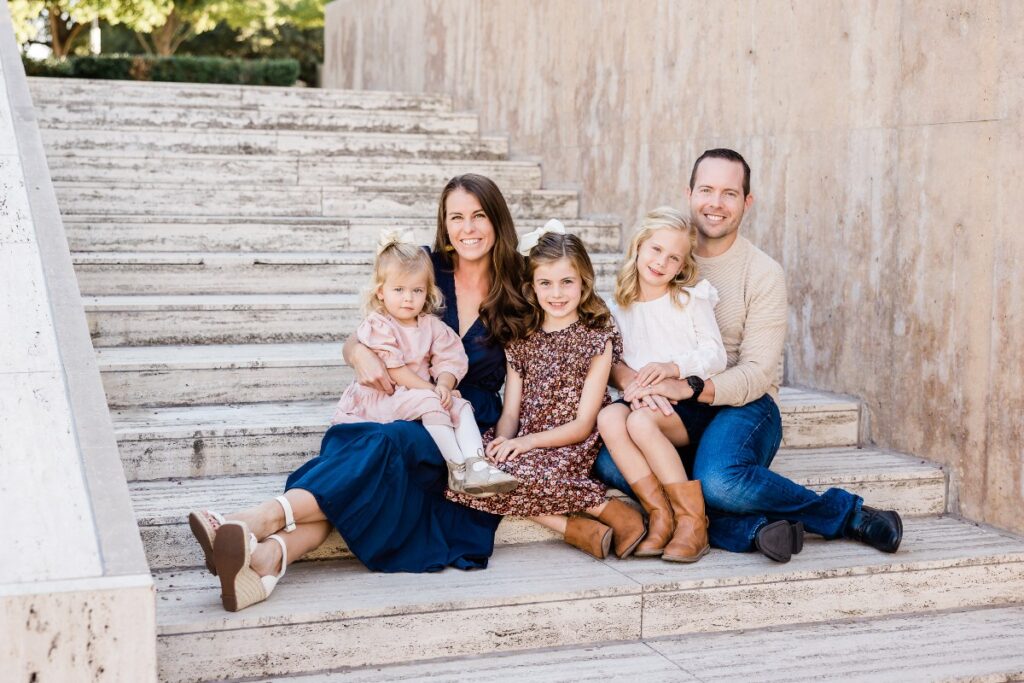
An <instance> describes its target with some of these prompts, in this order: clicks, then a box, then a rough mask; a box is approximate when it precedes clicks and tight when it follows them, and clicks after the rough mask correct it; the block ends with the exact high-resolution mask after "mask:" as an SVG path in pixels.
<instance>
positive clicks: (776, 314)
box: [700, 262, 786, 406]
mask: <svg viewBox="0 0 1024 683" xmlns="http://www.w3.org/2000/svg"><path fill="white" fill-rule="evenodd" d="M785 342H786V278H785V275H784V273H783V272H782V267H781V266H779V265H778V264H777V263H775V262H772V263H771V269H770V270H769V271H768V272H766V273H764V274H763V275H760V276H757V291H756V292H755V293H754V294H753V296H751V298H750V303H749V304H748V306H747V316H746V321H745V323H744V325H743V339H742V340H741V341H740V357H739V359H738V360H737V361H736V364H735V365H734V366H732V367H731V368H729V369H727V370H725V371H724V372H721V373H719V374H717V375H715V376H714V377H712V378H711V379H710V380H709V381H707V382H705V383H704V391H703V392H701V395H700V402H701V403H712V404H714V405H716V406H742V405H746V404H747V403H750V402H751V401H756V400H757V399H759V398H761V397H762V396H764V395H765V394H766V393H767V392H768V389H770V388H771V386H772V385H773V384H774V381H775V379H776V372H777V369H778V366H779V359H780V358H782V349H783V346H784V344H785Z"/></svg>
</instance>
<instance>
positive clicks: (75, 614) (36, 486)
mask: <svg viewBox="0 0 1024 683" xmlns="http://www.w3.org/2000/svg"><path fill="white" fill-rule="evenodd" d="M33 117H34V112H33V108H32V102H31V98H30V96H29V92H28V83H27V81H26V79H25V74H24V69H23V67H22V64H21V59H20V57H19V54H18V47H17V44H16V43H15V39H14V32H13V28H12V26H11V20H10V15H9V12H8V9H7V7H6V5H5V6H3V7H0V520H3V522H2V524H3V529H4V531H3V533H2V534H0V538H2V539H3V541H2V546H3V550H2V552H0V634H2V637H0V679H2V680H5V681H6V680H12V681H13V680H20V681H36V680H38V681H51V680H52V681H86V680H89V681H149V680H155V678H156V620H155V605H154V597H153V581H152V578H151V576H150V574H149V567H148V565H147V564H146V558H145V555H144V553H143V549H142V542H141V540H140V538H139V532H138V529H137V527H136V526H135V516H134V514H133V512H132V507H131V502H130V500H129V498H128V488H127V484H126V482H125V477H124V471H123V469H122V467H121V461H120V459H119V457H118V453H117V443H116V441H115V439H114V433H113V428H112V426H111V422H110V414H109V412H108V410H107V403H106V399H105V398H104V395H103V387H102V385H101V383H100V375H99V371H98V369H97V367H96V361H95V357H94V355H93V350H92V343H91V342H90V339H89V331H88V327H87V326H86V321H85V313H84V309H83V305H82V301H81V297H80V296H79V292H78V285H77V283H76V281H75V274H74V270H73V268H72V264H71V255H70V252H69V251H68V245H67V240H66V238H65V237H64V227H63V224H62V223H61V219H60V213H59V211H58V208H57V199H56V196H55V195H54V192H53V186H52V183H51V182H50V176H49V172H48V170H47V166H46V157H45V154H44V152H43V147H42V143H41V141H40V139H39V131H38V130H37V128H36V126H35V122H34V118H33Z"/></svg>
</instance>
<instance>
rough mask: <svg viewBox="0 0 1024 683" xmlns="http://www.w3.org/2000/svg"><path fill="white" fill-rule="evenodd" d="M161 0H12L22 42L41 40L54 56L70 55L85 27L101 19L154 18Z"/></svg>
mask: <svg viewBox="0 0 1024 683" xmlns="http://www.w3.org/2000/svg"><path fill="white" fill-rule="evenodd" d="M158 2H159V0H142V1H141V2H140V1H139V0H9V2H8V3H7V4H8V7H9V9H10V11H11V18H12V19H13V21H14V32H15V35H16V37H17V39H18V42H19V43H20V44H26V43H41V44H44V45H47V46H49V47H50V49H51V50H53V56H54V57H58V58H60V57H67V56H68V55H69V54H71V52H72V50H74V48H75V47H76V43H77V42H78V41H79V39H80V37H81V36H82V34H83V32H84V31H85V29H86V27H87V26H88V25H89V24H90V23H91V22H92V21H93V20H94V19H101V20H103V21H106V22H108V23H111V24H117V23H121V22H126V23H135V24H139V23H144V22H145V21H146V19H147V17H148V18H149V19H153V18H155V17H156V16H157V15H156V13H155V11H154V10H155V9H156V5H157V4H158Z"/></svg>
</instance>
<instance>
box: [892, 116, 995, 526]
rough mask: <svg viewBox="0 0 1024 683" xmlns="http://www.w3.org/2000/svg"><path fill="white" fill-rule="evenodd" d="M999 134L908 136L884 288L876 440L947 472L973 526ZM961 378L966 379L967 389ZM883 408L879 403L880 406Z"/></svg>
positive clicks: (985, 127)
mask: <svg viewBox="0 0 1024 683" xmlns="http://www.w3.org/2000/svg"><path fill="white" fill-rule="evenodd" d="M999 131H1000V126H999V124H996V123H965V124H954V125H945V126H927V127H922V128H912V129H904V130H903V131H901V133H900V163H899V166H898V177H899V178H900V180H899V184H898V202H899V222H898V225H899V233H898V238H897V242H896V249H895V252H896V255H897V265H896V272H898V273H899V277H898V279H897V280H896V284H895V287H893V288H892V289H891V295H892V297H893V300H894V310H893V326H892V334H893V341H892V359H893V364H892V376H893V377H896V378H898V381H896V382H894V383H893V384H892V385H891V389H892V394H891V396H892V398H891V399H890V400H891V401H892V403H891V404H890V406H900V407H901V410H898V411H897V410H891V409H890V410H888V411H886V410H882V411H879V414H877V415H874V416H873V417H874V425H875V428H876V429H877V432H876V437H877V438H879V439H880V440H885V441H888V442H890V443H893V444H894V445H895V446H896V447H897V448H900V449H901V450H908V451H913V452H916V453H919V454H921V455H922V456H925V457H929V458H931V459H934V460H938V461H940V462H944V463H947V464H949V465H951V468H950V472H951V481H952V487H953V489H954V491H959V494H960V497H961V507H960V510H961V511H962V513H963V514H965V515H967V516H970V517H973V518H975V519H978V518H981V514H982V507H981V501H982V498H983V495H982V494H983V481H984V478H985V474H984V467H982V466H980V463H979V462H978V461H977V460H976V458H977V457H978V456H979V455H980V454H982V453H984V452H985V450H986V412H987V410H988V406H989V403H990V400H991V399H990V390H989V386H988V381H987V380H984V379H981V378H987V377H988V376H989V372H990V368H991V367H992V365H991V363H992V361H993V360H994V358H993V356H992V353H993V349H992V346H991V342H990V334H991V332H990V330H991V317H992V314H993V308H992V306H993V304H992V302H993V287H994V283H993V279H992V272H993V264H994V259H995V252H996V240H995V239H994V233H995V230H996V229H997V225H998V223H997V221H998V216H997V213H996V206H997V203H996V202H997V194H998V190H997V186H996V185H995V184H993V183H992V182H991V177H992V171H993V166H994V165H993V162H992V159H996V158H998V152H999V149H998V135H999ZM964 378H973V379H972V380H971V381H966V382H965V381H963V379H964ZM883 405H884V404H883Z"/></svg>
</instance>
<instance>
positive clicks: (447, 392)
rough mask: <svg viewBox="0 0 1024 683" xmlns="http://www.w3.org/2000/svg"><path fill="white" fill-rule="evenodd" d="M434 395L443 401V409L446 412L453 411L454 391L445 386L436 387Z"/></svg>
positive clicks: (436, 385)
mask: <svg viewBox="0 0 1024 683" xmlns="http://www.w3.org/2000/svg"><path fill="white" fill-rule="evenodd" d="M434 393H435V394H437V397H438V398H439V399H441V407H442V408H444V409H445V410H451V408H452V390H451V389H449V388H448V387H446V386H445V385H443V384H435V385H434Z"/></svg>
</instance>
